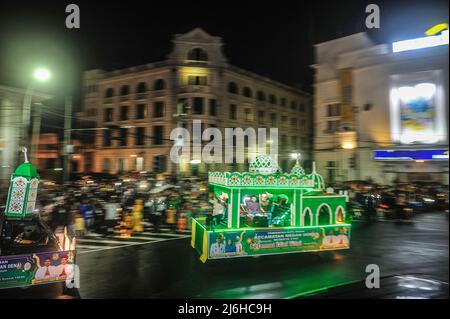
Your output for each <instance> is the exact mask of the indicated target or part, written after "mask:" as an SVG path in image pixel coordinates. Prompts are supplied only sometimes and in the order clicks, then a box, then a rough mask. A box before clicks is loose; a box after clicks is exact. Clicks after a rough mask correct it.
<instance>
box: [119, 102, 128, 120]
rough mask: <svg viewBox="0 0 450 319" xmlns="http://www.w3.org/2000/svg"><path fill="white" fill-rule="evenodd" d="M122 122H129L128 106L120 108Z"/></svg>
mask: <svg viewBox="0 0 450 319" xmlns="http://www.w3.org/2000/svg"><path fill="white" fill-rule="evenodd" d="M120 120H121V121H126V120H128V106H126V105H124V106H121V107H120Z"/></svg>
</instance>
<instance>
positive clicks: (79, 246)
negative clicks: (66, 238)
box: [76, 245, 117, 249]
mask: <svg viewBox="0 0 450 319" xmlns="http://www.w3.org/2000/svg"><path fill="white" fill-rule="evenodd" d="M99 247H101V246H95V245H77V246H76V248H81V249H98V248H99ZM116 247H117V246H116Z"/></svg>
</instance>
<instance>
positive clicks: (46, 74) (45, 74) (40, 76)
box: [34, 68, 52, 82]
mask: <svg viewBox="0 0 450 319" xmlns="http://www.w3.org/2000/svg"><path fill="white" fill-rule="evenodd" d="M51 76H52V75H51V73H50V71H49V70H47V69H44V68H38V69H36V70H35V71H34V78H35V79H36V80H38V81H39V82H46V81H48V80H49V79H50V77H51Z"/></svg>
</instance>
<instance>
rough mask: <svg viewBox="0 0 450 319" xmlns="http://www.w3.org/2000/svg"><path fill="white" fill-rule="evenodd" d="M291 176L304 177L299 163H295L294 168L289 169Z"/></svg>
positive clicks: (303, 171)
mask: <svg viewBox="0 0 450 319" xmlns="http://www.w3.org/2000/svg"><path fill="white" fill-rule="evenodd" d="M291 175H295V176H303V175H305V170H304V169H303V167H301V166H300V163H299V162H297V163H295V165H294V167H292V169H291Z"/></svg>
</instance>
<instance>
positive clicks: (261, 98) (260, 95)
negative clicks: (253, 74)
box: [256, 91, 266, 101]
mask: <svg viewBox="0 0 450 319" xmlns="http://www.w3.org/2000/svg"><path fill="white" fill-rule="evenodd" d="M256 97H257V99H258V101H265V100H266V95H265V94H264V92H263V91H258V93H256Z"/></svg>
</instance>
